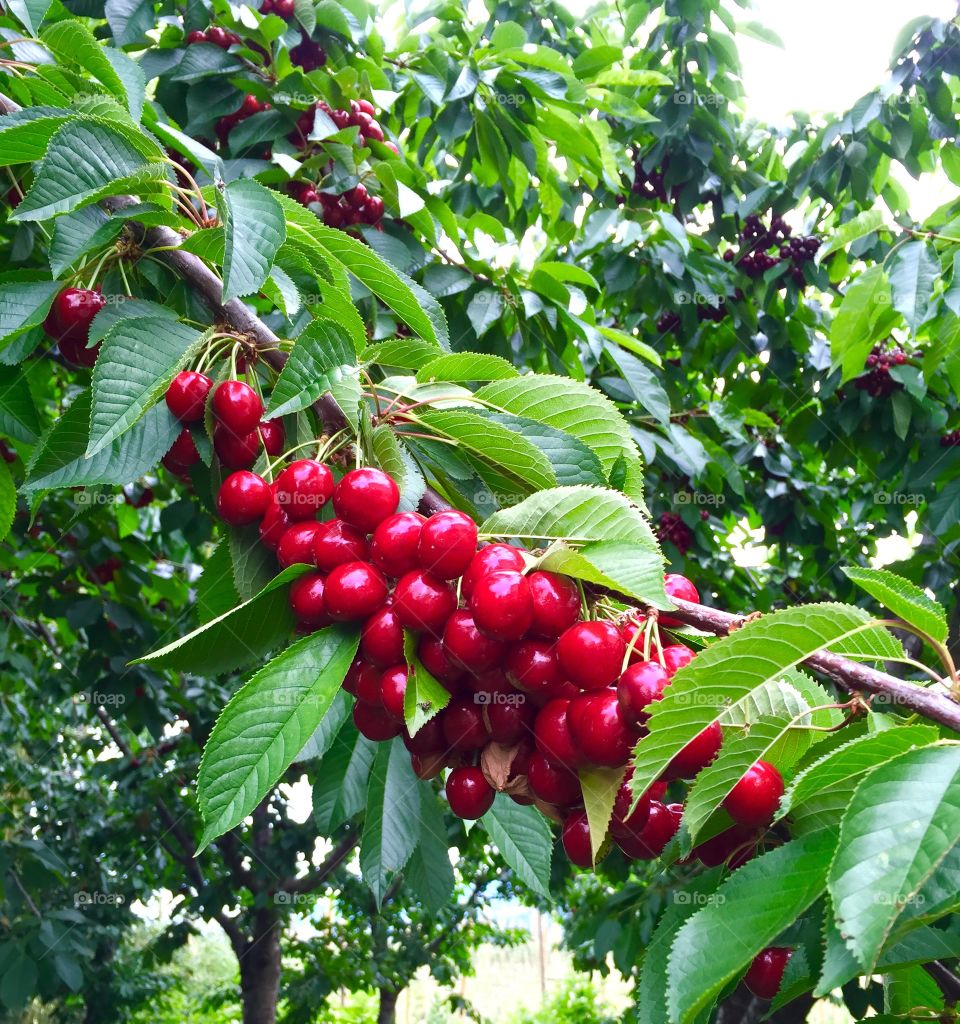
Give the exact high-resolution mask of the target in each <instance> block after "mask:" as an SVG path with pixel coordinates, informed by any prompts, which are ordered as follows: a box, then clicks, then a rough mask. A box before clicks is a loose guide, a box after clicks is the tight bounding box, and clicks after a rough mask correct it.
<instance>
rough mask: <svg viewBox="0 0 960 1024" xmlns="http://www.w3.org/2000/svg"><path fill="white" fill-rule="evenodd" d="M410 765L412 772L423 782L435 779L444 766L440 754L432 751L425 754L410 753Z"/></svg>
mask: <svg viewBox="0 0 960 1024" xmlns="http://www.w3.org/2000/svg"><path fill="white" fill-rule="evenodd" d="M410 767H411V768H413V774H414V775H416V777H417V778H418V779H423V780H424V782H429V780H430V779H435V778H436V777H437V776H438V775H439V774H440V773H441V772H442V771H443V769H444V768H445V767H446V763H445V761H444V758H443V755H442V754H436V753H433V752H430V753H427V754H411V755H410Z"/></svg>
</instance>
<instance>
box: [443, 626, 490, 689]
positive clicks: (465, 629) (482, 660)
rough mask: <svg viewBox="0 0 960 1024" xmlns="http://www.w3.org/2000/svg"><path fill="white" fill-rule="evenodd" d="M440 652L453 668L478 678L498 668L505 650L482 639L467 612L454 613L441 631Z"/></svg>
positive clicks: (485, 637)
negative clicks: (441, 647)
mask: <svg viewBox="0 0 960 1024" xmlns="http://www.w3.org/2000/svg"><path fill="white" fill-rule="evenodd" d="M443 650H444V653H445V654H446V656H447V658H448V659H449V660H450V661H452V662H453V663H454V664H455V665H459V666H460V667H461V668H463V669H465V670H466V671H467V672H472V673H474V674H475V675H479V674H480V673H481V672H486V671H488V670H489V669H491V668H493V667H494V666H495V665H499V664H500V661H501V659H502V658H503V651H504V646H503V644H502V643H500V641H499V640H491V639H490V638H489V637H487V636H484V635H483V634H482V633H481V632H480V631H479V630H478V629H477V626H476V623H475V622H474V620H473V616H472V615H471V614H470V613H469V612H468V611H456V612H454V613H453V614H452V615H451V616H450V618H449V619H447V624H446V626H445V627H444V630H443Z"/></svg>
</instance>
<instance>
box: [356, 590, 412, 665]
mask: <svg viewBox="0 0 960 1024" xmlns="http://www.w3.org/2000/svg"><path fill="white" fill-rule="evenodd" d="M360 653H361V654H362V655H363V656H364V657H365V658H366V659H367V661H372V662H373V664H374V665H379V666H380V667H381V668H389V667H390V666H392V665H396V664H399V663H400V662H402V661H403V626H401V625H400V620H399V619H398V618H397V616H396V614H395V613H394V611H393V609H392V608H391V607H390V606H389V605H387V606H385V607H383V608H381V609H380V610H379V611H375V612H374V613H373V615H371V616H370V618H369V619H367V621H366V622H365V623H364V624H363V631H362V632H361V634H360Z"/></svg>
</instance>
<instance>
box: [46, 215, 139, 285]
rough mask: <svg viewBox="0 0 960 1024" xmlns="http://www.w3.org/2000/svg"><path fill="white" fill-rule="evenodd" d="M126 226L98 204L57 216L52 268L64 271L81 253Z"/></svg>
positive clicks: (98, 244)
mask: <svg viewBox="0 0 960 1024" xmlns="http://www.w3.org/2000/svg"><path fill="white" fill-rule="evenodd" d="M122 230H123V221H122V220H121V219H120V218H119V217H117V218H110V217H109V216H108V215H107V214H106V213H104V211H103V210H101V209H100V207H99V206H84V207H82V208H81V209H79V210H76V211H75V212H74V213H67V214H64V216H62V217H58V218H57V220H56V221H55V222H54V225H53V238H52V239H51V240H50V251H49V253H48V258H49V260H50V271H51V273H53V274H62V273H63V272H64V271H65V270H66V269H67V268H68V267H71V266H73V264H74V263H76V262H77V260H78V259H80V257H81V256H84V255H86V254H87V253H89V252H92V251H93V250H94V249H100V248H102V247H103V246H105V245H107V244H108V243H110V242H112V241H113V240H114V239H115V238H116V237H117V235H119V234H120V232H121V231H122Z"/></svg>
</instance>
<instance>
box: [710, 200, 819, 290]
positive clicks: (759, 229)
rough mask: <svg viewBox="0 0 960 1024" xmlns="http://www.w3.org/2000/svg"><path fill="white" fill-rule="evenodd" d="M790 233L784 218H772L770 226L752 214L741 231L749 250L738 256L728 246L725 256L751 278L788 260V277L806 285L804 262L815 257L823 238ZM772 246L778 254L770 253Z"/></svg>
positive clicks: (798, 284) (727, 260) (725, 258)
mask: <svg viewBox="0 0 960 1024" xmlns="http://www.w3.org/2000/svg"><path fill="white" fill-rule="evenodd" d="M791 235H792V230H791V228H790V225H789V224H788V223H787V222H786V221H785V220H784V219H783V218H782V217H777V216H774V217H772V218H771V220H770V226H769V228H768V227H766V225H764V223H763V220H762V218H761V217H760V215H759V214H756V213H751V214H750V215H749V216H748V217H747V218H746V219H745V220H744V222H743V227H742V228H741V230H740V241H741V242H742V243H743V245H744V247H745V248H746V252H744V253H742V255H740V256H739V257H738V256H737V254H736V253H735V252H734V251H733V249H727V250H726V252H724V254H723V258H724V260H725V261H726V262H727V263H733V262H736V264H737V266H738V267H739V268H740V269H741V270H742V271H743V272H744V273H745V274H746V275H747V277H750V278H757V277H762V276H763V274H765V273H766V272H767V271H768V270H771V269H773V267H775V266H777V265H778V264H779V263H781V262H783V261H789V262H790V264H791V266H790V270H789V276H790V277H791V279H792V280H793V282H794V284H796V285H797V287H799V288H803V287H805V286H806V283H807V280H806V277H805V276H804V273H803V264H804V263H807V262H809V261H810V260H812V259H813V257H814V256H816V254H817V250H818V249H819V248H820V240H819V239H818V238H815V237H814V236H812V235H810V236H808V237H804V236H798V237H796V238H794V237H791ZM770 249H776V250H777V255H773V254H771V253H770V252H769V250H770Z"/></svg>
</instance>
